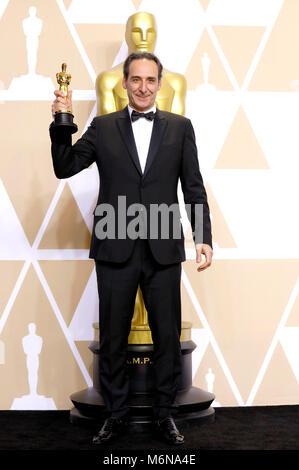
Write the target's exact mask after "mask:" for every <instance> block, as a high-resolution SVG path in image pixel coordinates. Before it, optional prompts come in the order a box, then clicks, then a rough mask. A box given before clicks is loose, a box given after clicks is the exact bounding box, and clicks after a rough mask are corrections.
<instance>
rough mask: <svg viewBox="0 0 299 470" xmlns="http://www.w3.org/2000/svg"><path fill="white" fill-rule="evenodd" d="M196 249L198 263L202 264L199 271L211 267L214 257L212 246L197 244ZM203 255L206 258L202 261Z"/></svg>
mask: <svg viewBox="0 0 299 470" xmlns="http://www.w3.org/2000/svg"><path fill="white" fill-rule="evenodd" d="M195 249H196V263H200V264H199V267H198V268H197V271H198V272H200V271H203V270H204V269H206V268H208V267H209V266H211V263H212V257H213V250H212V248H211V247H210V245H207V244H206V243H197V244H196V245H195ZM202 254H203V255H204V256H205V259H204V260H203V259H202Z"/></svg>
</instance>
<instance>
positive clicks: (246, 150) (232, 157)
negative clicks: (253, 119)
mask: <svg viewBox="0 0 299 470" xmlns="http://www.w3.org/2000/svg"><path fill="white" fill-rule="evenodd" d="M214 168H219V169H235V170H236V169H242V170H249V169H266V168H267V169H268V168H269V165H268V162H267V160H266V158H265V155H264V153H263V151H262V149H261V147H260V144H259V142H258V140H257V138H256V136H255V134H254V132H253V130H252V127H251V125H250V123H249V121H248V118H247V116H246V114H245V111H244V109H243V107H242V106H240V108H239V110H238V112H237V114H236V117H235V119H234V121H233V123H232V126H231V128H230V131H229V133H228V135H227V137H226V140H225V142H224V144H223V147H222V149H221V152H220V154H219V157H218V159H217V161H216V164H215V166H214Z"/></svg>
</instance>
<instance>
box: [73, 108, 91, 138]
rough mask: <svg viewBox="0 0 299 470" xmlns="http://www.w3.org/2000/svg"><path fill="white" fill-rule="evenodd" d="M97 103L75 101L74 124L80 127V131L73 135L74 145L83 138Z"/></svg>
mask: <svg viewBox="0 0 299 470" xmlns="http://www.w3.org/2000/svg"><path fill="white" fill-rule="evenodd" d="M95 103H96V101H73V106H72V108H73V115H74V122H75V123H76V124H77V126H78V131H77V132H76V134H73V144H74V143H75V142H76V141H77V140H78V139H79V138H80V137H81V134H82V133H83V131H84V128H85V126H86V122H87V120H88V118H89V117H90V114H91V112H92V110H93V108H94V105H95Z"/></svg>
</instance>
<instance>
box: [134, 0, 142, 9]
mask: <svg viewBox="0 0 299 470" xmlns="http://www.w3.org/2000/svg"><path fill="white" fill-rule="evenodd" d="M132 3H133V5H134V7H135V8H136V10H138V9H139V8H140V5H141V3H142V0H132Z"/></svg>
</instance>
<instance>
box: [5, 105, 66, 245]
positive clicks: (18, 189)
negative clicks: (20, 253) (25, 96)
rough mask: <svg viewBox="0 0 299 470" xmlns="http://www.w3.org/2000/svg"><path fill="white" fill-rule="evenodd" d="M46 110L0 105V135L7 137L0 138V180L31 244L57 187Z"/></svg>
mask: <svg viewBox="0 0 299 470" xmlns="http://www.w3.org/2000/svg"><path fill="white" fill-rule="evenodd" d="M50 109H51V105H50V103H49V102H38V103H32V102H28V101H22V104H21V105H20V102H18V101H11V102H7V103H4V104H1V105H0V121H1V132H2V135H3V136H9V138H4V139H0V154H1V155H5V158H1V159H0V173H1V178H2V180H3V183H4V185H5V188H6V190H7V193H8V195H9V198H10V200H11V202H12V204H13V206H14V208H15V211H16V213H17V215H18V217H19V219H20V222H21V224H22V226H23V229H24V231H25V233H26V236H27V238H28V240H29V243H33V241H34V239H35V237H36V235H37V232H38V230H39V228H40V225H41V223H42V221H43V219H44V217H45V214H46V211H47V209H48V207H49V205H50V203H51V200H52V198H53V196H54V194H55V191H56V189H57V186H58V184H59V181H58V180H57V178H56V177H55V175H54V171H53V164H52V158H51V153H50V140H49V132H48V128H49V124H50V122H51V111H50ZM7 116H11V117H12V118H11V119H8V118H7ZM12 122H13V124H12ZM8 162H9V164H8Z"/></svg>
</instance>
